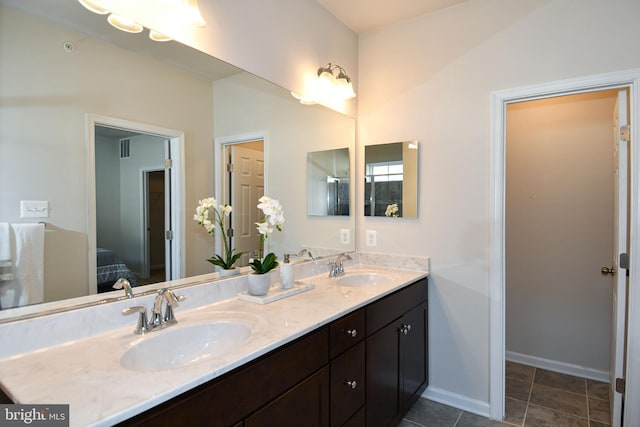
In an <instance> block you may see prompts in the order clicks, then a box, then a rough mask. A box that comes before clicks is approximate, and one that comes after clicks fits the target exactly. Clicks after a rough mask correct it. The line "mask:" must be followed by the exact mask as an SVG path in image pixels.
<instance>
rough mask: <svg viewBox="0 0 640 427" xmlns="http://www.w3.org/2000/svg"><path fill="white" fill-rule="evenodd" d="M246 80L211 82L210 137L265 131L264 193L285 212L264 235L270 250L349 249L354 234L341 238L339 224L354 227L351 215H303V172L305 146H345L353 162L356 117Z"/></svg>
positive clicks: (243, 76)
mask: <svg viewBox="0 0 640 427" xmlns="http://www.w3.org/2000/svg"><path fill="white" fill-rule="evenodd" d="M249 83H250V82H249V80H248V79H247V75H246V74H239V75H236V76H232V77H229V78H227V79H222V80H218V81H216V82H215V83H214V85H213V87H214V95H215V96H214V125H215V137H216V138H226V137H232V136H237V135H243V134H247V133H252V132H263V131H266V132H267V138H266V141H265V175H266V177H267V178H266V180H267V182H266V193H267V194H266V195H267V196H269V197H272V198H275V199H278V200H279V201H280V203H281V204H282V207H283V210H284V215H285V224H284V230H285V231H284V232H282V233H279V232H274V233H273V234H272V235H271V236H270V237H269V239H268V242H267V243H268V244H269V245H270V250H271V251H274V252H275V253H276V255H278V257H280V258H281V257H282V254H283V253H295V252H298V251H300V249H301V248H302V247H311V248H333V249H336V248H338V249H340V248H344V249H343V250H352V249H353V248H354V247H355V245H354V242H353V240H351V242H350V244H348V245H342V244H341V243H340V229H341V228H346V229H349V230H351V231H352V232H353V230H354V229H355V215H354V214H353V213H352V214H351V215H350V216H343V217H338V216H331V217H310V216H307V200H306V194H307V187H306V186H307V180H306V176H307V153H308V152H310V151H317V150H329V149H334V148H349V150H350V162H351V167H353V164H354V157H353V151H354V150H353V149H354V141H355V121H354V120H353V119H352V118H350V117H347V116H344V115H341V114H338V113H336V112H334V111H330V110H328V109H326V108H324V107H318V106H303V105H301V104H300V103H298V102H296V101H295V100H293V98H291V97H290V96H288V95H287V94H285V95H283V94H282V91H281V90H280V89H279V88H275V90H274V89H273V88H272V85H270V84H269V83H267V82H255V81H254V80H251V83H250V84H249ZM351 194H352V196H353V185H352V193H351ZM201 197H207V195H206V194H201ZM255 203H256V205H257V203H258V202H257V200H256V202H255ZM356 203H357V202H356ZM352 206H354V205H352ZM201 234H202V235H203V237H204V238H206V234H204V233H201ZM302 236H304V237H302ZM352 239H353V236H352ZM334 252H335V250H334ZM314 255H317V254H314Z"/></svg>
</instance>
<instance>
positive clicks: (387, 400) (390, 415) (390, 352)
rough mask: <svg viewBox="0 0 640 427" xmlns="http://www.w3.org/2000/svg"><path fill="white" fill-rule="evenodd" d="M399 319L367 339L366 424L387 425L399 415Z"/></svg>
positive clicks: (373, 426) (372, 425)
mask: <svg viewBox="0 0 640 427" xmlns="http://www.w3.org/2000/svg"><path fill="white" fill-rule="evenodd" d="M399 325H400V319H396V320H394V321H393V322H391V323H390V324H389V325H387V326H385V327H384V328H382V329H380V330H379V331H378V332H376V333H374V334H372V335H370V336H369V337H367V339H366V361H367V362H366V379H365V381H366V390H367V393H366V396H367V403H366V407H367V409H366V414H367V427H376V426H387V425H389V424H390V423H391V422H392V421H394V419H396V418H397V417H399V415H400V407H399V403H400V402H399V393H398V392H399V387H400V372H399V366H400V349H399V345H398V344H399V343H398V340H399V332H398V327H399Z"/></svg>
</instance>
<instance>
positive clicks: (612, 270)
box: [600, 266, 616, 276]
mask: <svg viewBox="0 0 640 427" xmlns="http://www.w3.org/2000/svg"><path fill="white" fill-rule="evenodd" d="M600 273H602V274H610V275H612V276H615V275H616V267H615V266H611V267H602V268H601V269H600Z"/></svg>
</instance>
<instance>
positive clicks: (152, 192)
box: [95, 126, 171, 293]
mask: <svg viewBox="0 0 640 427" xmlns="http://www.w3.org/2000/svg"><path fill="white" fill-rule="evenodd" d="M168 144H169V140H168V139H167V138H165V137H160V136H156V135H149V134H144V133H140V132H136V131H132V130H125V129H118V128H112V127H107V126H96V127H95V176H96V181H95V182H96V246H97V271H96V275H97V292H98V293H100V292H108V291H111V290H112V285H113V283H114V282H115V281H116V280H117V279H119V278H121V277H123V278H126V279H128V280H129V281H130V282H131V284H132V285H133V286H139V285H144V284H150V283H157V282H162V281H165V280H169V279H170V271H169V270H168V269H167V268H165V266H166V265H167V264H166V262H167V261H166V260H167V259H168V257H170V254H171V251H170V250H169V249H167V245H169V244H170V242H169V241H167V240H166V239H165V230H167V228H166V227H167V221H166V217H167V216H166V214H165V212H166V211H167V209H168V208H169V207H170V203H171V202H170V200H171V195H170V191H167V190H166V189H167V188H169V186H168V185H167V183H166V180H165V159H166V157H165V155H166V153H167V152H169V149H168ZM169 265H170V262H169Z"/></svg>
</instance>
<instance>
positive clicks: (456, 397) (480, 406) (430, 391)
mask: <svg viewBox="0 0 640 427" xmlns="http://www.w3.org/2000/svg"><path fill="white" fill-rule="evenodd" d="M422 397H424V398H425V399H429V400H433V401H434V402H438V403H442V404H443V405H448V406H452V407H454V408H456V409H461V410H463V411H466V412H471V413H473V414H477V415H480V416H483V417H488V416H489V404H488V403H487V402H483V401H481V400H476V399H469V398H468V397H467V396H463V395H461V394H457V393H452V392H450V391H447V390H443V389H441V388H437V387H433V386H429V387H427V389H426V390H425V391H424V393H422Z"/></svg>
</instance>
